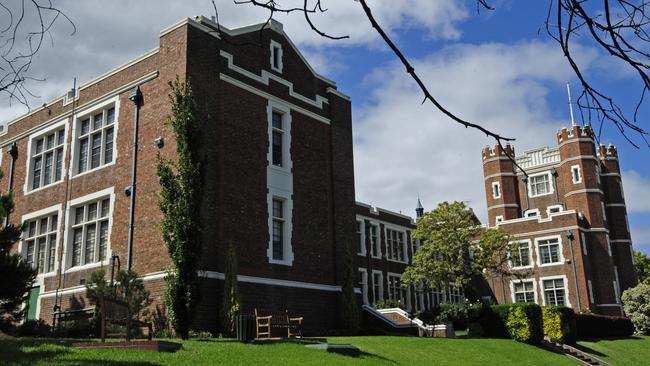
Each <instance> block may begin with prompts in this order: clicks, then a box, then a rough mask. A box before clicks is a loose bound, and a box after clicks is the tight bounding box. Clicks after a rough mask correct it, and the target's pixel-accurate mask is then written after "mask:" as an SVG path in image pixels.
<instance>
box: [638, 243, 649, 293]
mask: <svg viewBox="0 0 650 366" xmlns="http://www.w3.org/2000/svg"><path fill="white" fill-rule="evenodd" d="M634 269H635V270H636V276H637V279H638V280H639V282H640V283H647V284H649V285H650V258H648V256H647V255H645V254H644V253H641V252H640V251H638V250H635V251H634Z"/></svg>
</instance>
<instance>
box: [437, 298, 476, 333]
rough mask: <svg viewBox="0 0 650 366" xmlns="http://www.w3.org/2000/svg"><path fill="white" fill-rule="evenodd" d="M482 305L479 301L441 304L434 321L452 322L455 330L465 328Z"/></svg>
mask: <svg viewBox="0 0 650 366" xmlns="http://www.w3.org/2000/svg"><path fill="white" fill-rule="evenodd" d="M482 307H483V305H482V304H481V303H475V304H469V303H463V304H443V305H441V306H440V314H439V315H438V318H437V319H436V323H437V324H443V323H453V324H454V329H455V330H465V329H467V328H468V327H469V325H470V323H472V322H474V319H477V318H478V317H479V315H478V314H479V313H480V311H481V309H482Z"/></svg>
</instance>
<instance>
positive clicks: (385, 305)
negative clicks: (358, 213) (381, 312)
mask: <svg viewBox="0 0 650 366" xmlns="http://www.w3.org/2000/svg"><path fill="white" fill-rule="evenodd" d="M372 307H373V308H375V309H392V308H400V309H402V310H405V309H404V305H402V304H401V303H400V302H399V301H397V300H390V299H387V300H381V301H377V302H375V303H374V304H372Z"/></svg>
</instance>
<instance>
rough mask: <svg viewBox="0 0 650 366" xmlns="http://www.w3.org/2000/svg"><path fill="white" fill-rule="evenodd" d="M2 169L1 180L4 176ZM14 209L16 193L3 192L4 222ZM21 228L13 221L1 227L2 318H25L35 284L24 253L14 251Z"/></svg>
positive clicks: (0, 209)
mask: <svg viewBox="0 0 650 366" xmlns="http://www.w3.org/2000/svg"><path fill="white" fill-rule="evenodd" d="M2 175H3V174H2V171H0V179H2ZM13 209H14V194H13V192H8V193H5V194H2V195H0V222H4V219H5V218H6V217H7V215H9V214H10V213H11V212H12V211H13ZM21 231H22V229H21V227H19V226H16V225H13V224H9V225H6V226H4V227H3V228H2V229H0V279H2V286H0V318H5V319H7V320H13V321H17V320H20V319H22V317H23V316H24V315H25V312H26V311H27V307H25V308H24V309H20V305H21V304H23V303H24V302H25V301H27V299H28V298H29V288H30V287H31V286H32V284H33V283H34V279H35V278H36V271H35V270H34V269H32V267H31V266H30V265H29V263H27V262H26V261H25V260H24V259H23V258H22V257H21V256H20V254H17V253H14V254H12V253H11V248H12V246H13V245H14V244H15V243H16V242H17V241H18V240H19V239H20V235H21Z"/></svg>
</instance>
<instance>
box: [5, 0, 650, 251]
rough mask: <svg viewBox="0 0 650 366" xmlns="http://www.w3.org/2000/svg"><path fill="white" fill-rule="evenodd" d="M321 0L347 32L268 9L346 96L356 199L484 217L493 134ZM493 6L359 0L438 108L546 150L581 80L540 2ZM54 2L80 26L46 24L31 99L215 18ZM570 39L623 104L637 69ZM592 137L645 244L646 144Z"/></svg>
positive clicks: (204, 11) (222, 5)
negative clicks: (612, 152)
mask: <svg viewBox="0 0 650 366" xmlns="http://www.w3.org/2000/svg"><path fill="white" fill-rule="evenodd" d="M215 2H216V5H217V9H218V11H219V20H220V22H221V23H222V24H224V25H225V26H227V27H230V28H233V27H240V26H245V25H249V24H255V23H259V22H261V21H264V20H265V19H266V17H267V16H268V13H267V12H266V11H264V10H263V9H259V8H254V7H252V6H250V5H235V4H234V3H233V1H232V0H216V1H215ZM292 3H296V1H295V0H285V1H284V2H280V4H287V5H289V4H292ZM322 3H323V4H324V7H325V8H327V12H325V13H324V14H319V15H318V16H315V17H314V22H315V24H316V25H318V26H319V27H320V28H321V29H323V30H326V31H328V32H329V33H332V34H333V35H348V36H350V38H349V39H346V40H341V41H332V40H328V39H324V38H322V37H320V36H319V35H317V34H315V33H314V32H311V31H309V29H308V26H307V23H306V22H305V19H304V17H302V16H300V15H299V14H295V15H290V16H285V15H276V19H277V20H278V21H280V22H282V23H283V24H284V29H285V31H286V32H287V34H288V35H289V37H291V39H292V40H293V41H294V43H296V44H297V45H298V47H299V48H300V50H301V51H302V52H303V54H304V56H305V57H306V58H307V60H308V61H309V63H310V64H311V65H312V66H313V67H314V68H315V69H316V70H317V71H318V72H319V73H320V74H323V75H325V76H327V77H328V78H330V79H333V80H336V82H337V85H338V89H339V90H341V91H342V92H344V93H345V94H347V95H349V96H350V97H351V98H352V105H353V133H354V165H355V185H356V187H355V188H356V198H357V200H358V201H363V202H366V203H369V204H372V205H374V206H378V207H382V208H385V209H389V210H393V211H399V212H403V213H405V214H408V215H414V208H415V204H416V202H417V198H418V196H419V197H420V199H421V200H422V203H423V205H424V206H425V209H427V210H429V209H432V208H434V207H435V206H436V205H437V204H438V203H439V202H442V201H453V200H458V201H465V202H466V203H467V204H468V205H469V206H470V207H472V208H473V209H474V211H475V212H476V213H477V215H478V217H479V219H481V221H483V222H485V220H486V217H487V207H486V202H485V192H484V186H483V172H482V161H481V149H482V148H483V147H484V146H486V145H493V144H494V141H493V140H490V139H489V138H486V137H485V136H484V135H482V134H481V133H479V132H477V131H474V130H470V129H465V128H463V127H460V126H458V125H456V124H454V123H452V122H451V121H450V120H449V119H448V118H447V117H445V116H444V115H442V114H441V113H440V112H438V111H437V110H435V109H433V107H432V106H431V105H428V104H424V105H422V104H421V101H422V95H421V93H420V92H419V90H418V88H417V85H416V84H415V83H414V82H413V81H412V80H411V79H410V78H409V77H408V76H407V74H406V73H405V72H404V68H403V67H402V66H400V65H399V64H398V63H397V60H396V59H395V57H394V55H393V54H392V53H391V52H390V51H389V50H388V49H387V47H386V46H385V45H384V44H383V43H382V41H381V40H380V39H379V38H378V36H377V35H376V33H375V31H374V30H373V29H372V28H371V26H370V24H369V22H368V20H367V19H366V18H365V16H364V14H363V12H362V9H361V6H360V5H359V4H358V3H357V2H355V1H351V0H323V1H322ZM297 4H298V5H300V4H302V1H298V2H297ZM491 4H492V5H493V6H494V8H495V10H494V11H481V12H480V14H477V12H476V7H475V1H469V0H468V1H460V0H459V1H448V0H395V1H387V0H385V1H377V0H374V1H373V0H371V1H369V5H370V6H371V7H372V9H373V14H374V15H375V16H376V17H377V19H378V21H379V22H380V24H382V26H383V27H384V29H385V30H387V31H388V32H389V34H390V35H391V37H393V39H394V41H395V42H396V43H397V44H398V46H399V47H400V48H401V49H402V50H403V51H404V53H405V54H406V56H407V57H408V58H409V59H410V60H411V61H412V63H413V65H414V66H415V68H416V71H417V72H418V73H420V74H421V76H422V78H423V80H424V81H425V82H426V84H427V85H428V87H429V88H430V90H431V91H432V92H433V94H434V95H435V96H436V97H437V98H438V99H439V100H440V101H441V102H442V103H443V105H445V107H447V108H448V109H450V110H451V111H453V112H454V113H456V114H458V115H459V116H460V117H462V118H464V119H466V120H469V121H473V122H478V123H481V124H482V125H484V126H485V127H487V128H489V129H492V130H494V131H495V132H498V133H500V134H502V135H505V136H511V137H514V138H516V141H515V142H514V143H513V144H514V146H515V149H516V151H517V153H522V152H524V151H527V150H530V149H534V148H537V147H542V146H550V147H553V146H555V145H556V140H555V133H556V131H557V130H559V129H560V128H562V127H563V126H567V125H569V124H570V117H569V107H568V101H567V94H566V83H570V85H571V86H572V91H573V93H574V95H577V94H578V93H579V92H580V90H579V84H578V82H577V79H576V77H575V75H574V74H573V73H572V71H571V69H570V68H569V66H568V64H567V61H566V59H565V58H564V57H563V55H562V53H561V51H560V48H559V47H558V45H557V44H556V43H554V41H553V40H552V39H550V37H549V36H548V35H546V33H545V32H544V21H545V19H546V14H547V10H548V9H547V8H546V7H547V2H545V1H515V0H493V1H491ZM56 6H58V7H59V8H60V9H61V10H62V11H64V12H65V13H66V15H67V16H69V17H70V19H71V20H72V21H73V22H74V24H75V26H76V32H75V33H74V35H71V32H72V27H71V26H70V25H69V24H68V23H66V22H65V21H64V20H63V19H59V20H58V21H57V23H55V26H54V27H53V28H52V30H51V32H50V34H48V37H47V39H46V41H47V42H46V43H45V45H44V47H43V48H42V49H41V51H40V53H39V54H38V56H37V57H36V59H35V60H34V63H33V65H32V68H31V73H32V75H34V76H35V77H37V78H43V79H45V81H43V82H32V83H31V84H30V90H31V91H32V92H33V93H34V94H35V97H33V98H31V101H30V104H31V106H32V107H35V106H40V105H41V104H43V103H44V102H47V101H49V100H51V99H54V98H56V97H58V96H60V95H63V94H64V93H65V91H66V90H68V89H70V88H71V87H72V81H73V78H75V77H76V78H77V80H78V83H81V84H82V83H84V82H85V81H88V80H90V79H92V78H93V77H95V76H98V75H100V74H102V73H105V72H107V71H110V70H111V69H113V68H115V67H117V66H120V65H121V64H124V63H126V62H128V61H129V60H130V59H133V58H135V57H137V56H139V55H141V54H143V53H145V52H146V51H149V50H151V49H153V48H155V47H157V46H158V37H159V31H160V30H161V29H163V28H165V27H167V26H169V25H171V24H173V23H175V22H177V21H179V20H181V19H182V18H184V17H193V16H195V15H205V16H211V15H214V10H213V7H212V3H211V1H210V0H192V1H182V2H179V1H169V0H164V1H163V0H139V1H128V0H115V1H110V2H108V1H101V0H84V1H73V0H59V1H57V2H56ZM98 9H101V11H98ZM0 16H1V15H0ZM5 20H6V19H3V20H2V21H5ZM30 21H31V22H33V21H34V19H31V20H29V19H28V21H27V23H26V24H27V25H28V24H30V23H29V22H30ZM0 22H1V21H0ZM576 42H577V44H576V45H575V55H576V58H577V61H578V63H579V65H580V66H581V68H582V70H583V71H584V72H585V75H587V77H589V78H591V79H592V80H594V81H595V82H597V85H598V86H601V87H603V88H605V90H606V91H607V92H608V93H609V94H610V95H612V96H613V97H615V98H618V99H619V100H621V101H623V104H624V105H625V106H626V107H628V108H629V107H630V106H631V104H630V102H629V101H631V100H634V98H635V97H638V93H639V92H640V89H639V84H638V81H637V80H636V79H635V78H634V75H633V74H632V73H630V72H629V71H627V69H625V68H624V67H623V66H622V65H620V64H617V63H616V62H615V61H614V60H612V58H611V57H608V56H607V55H606V54H604V52H602V51H601V50H599V49H598V48H596V47H594V46H593V44H590V43H589V42H586V41H584V42H582V41H581V40H580V39H577V40H576ZM649 107H650V106H648V105H644V107H643V108H641V110H640V116H641V120H642V121H643V120H647V119H648V117H650V108H649ZM25 112H26V109H25V107H24V106H21V105H17V104H16V103H13V104H11V105H10V104H9V102H8V101H7V100H6V99H2V98H0V122H3V123H4V122H6V121H8V120H11V119H13V118H15V117H17V116H19V115H21V114H23V113H25ZM576 114H577V113H576ZM644 125H645V127H646V129H650V125H649V124H648V123H644ZM601 142H603V143H606V144H609V143H613V144H615V145H617V147H618V153H619V158H620V163H621V169H622V176H623V185H624V190H625V195H626V202H627V209H628V215H629V219H630V226H631V231H632V240H633V243H634V246H635V248H636V249H639V250H642V251H644V252H646V253H648V254H650V194H648V193H650V164H648V158H650V149H648V148H647V147H645V148H643V147H642V148H641V149H637V148H635V147H633V146H632V145H630V144H629V143H628V142H626V141H625V140H624V139H623V138H622V137H621V135H620V134H619V133H618V132H616V131H615V130H614V129H613V128H611V127H607V126H606V127H605V128H604V129H603V132H602V135H601Z"/></svg>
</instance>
